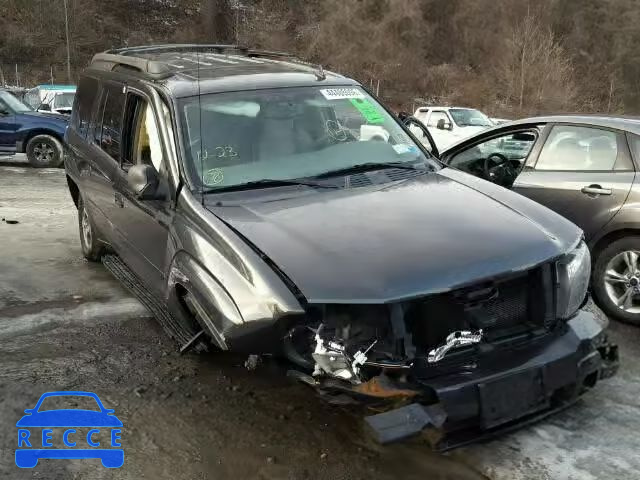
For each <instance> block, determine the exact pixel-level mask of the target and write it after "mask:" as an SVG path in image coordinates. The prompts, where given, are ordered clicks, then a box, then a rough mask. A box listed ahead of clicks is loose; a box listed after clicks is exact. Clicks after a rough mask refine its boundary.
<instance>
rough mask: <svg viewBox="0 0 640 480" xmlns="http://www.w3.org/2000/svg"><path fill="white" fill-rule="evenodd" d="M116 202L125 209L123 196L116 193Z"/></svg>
mask: <svg viewBox="0 0 640 480" xmlns="http://www.w3.org/2000/svg"><path fill="white" fill-rule="evenodd" d="M114 201H115V203H116V205H117V206H118V207H120V208H124V197H123V196H122V194H120V193H118V192H116V193H115V195H114Z"/></svg>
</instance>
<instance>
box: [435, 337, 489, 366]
mask: <svg viewBox="0 0 640 480" xmlns="http://www.w3.org/2000/svg"><path fill="white" fill-rule="evenodd" d="M481 341H482V329H480V330H479V331H478V332H477V333H473V332H470V331H467V330H463V331H458V332H452V333H450V334H449V335H448V336H447V340H446V342H445V344H444V345H441V346H439V347H438V348H434V349H433V350H431V351H430V352H429V356H428V357H427V362H429V363H436V362H439V361H440V360H442V359H443V358H444V356H445V355H446V354H447V352H448V351H449V350H452V349H454V348H459V347H464V346H465V345H473V344H476V343H480V342H481Z"/></svg>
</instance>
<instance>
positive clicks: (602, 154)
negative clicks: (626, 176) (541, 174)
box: [535, 125, 632, 172]
mask: <svg viewBox="0 0 640 480" xmlns="http://www.w3.org/2000/svg"><path fill="white" fill-rule="evenodd" d="M618 138H619V136H618V134H617V133H615V132H612V131H610V130H602V129H599V128H593V127H578V126H573V125H557V126H555V127H553V130H551V133H550V134H549V138H548V139H547V141H546V143H545V144H544V147H543V149H542V152H540V157H539V158H538V162H537V163H536V167H535V168H536V170H560V171H582V172H584V171H610V170H630V169H631V168H632V166H631V165H630V164H629V161H628V158H627V156H625V155H620V149H619V142H618Z"/></svg>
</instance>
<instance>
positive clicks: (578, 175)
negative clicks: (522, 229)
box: [513, 124, 635, 240]
mask: <svg viewBox="0 0 640 480" xmlns="http://www.w3.org/2000/svg"><path fill="white" fill-rule="evenodd" d="M547 128H548V129H549V131H548V136H547V137H546V141H545V143H544V146H543V147H542V150H541V151H540V154H539V155H538V157H537V159H535V163H534V164H533V165H532V166H529V162H528V165H527V166H526V167H525V169H524V170H523V171H522V172H521V173H520V175H519V176H518V178H517V179H516V181H515V183H514V184H513V190H515V191H516V192H518V193H520V194H522V195H524V196H526V197H529V198H531V199H532V200H535V201H536V202H538V203H541V204H542V205H545V206H547V207H549V208H550V209H552V210H554V211H556V212H557V213H559V214H560V215H562V216H564V217H566V218H568V219H569V220H571V221H572V222H574V223H575V224H576V225H578V226H579V227H580V228H582V229H583V230H584V232H585V236H586V237H587V240H589V239H591V238H592V237H593V236H594V235H595V234H596V233H597V232H598V231H599V230H600V229H601V228H602V227H604V226H605V225H606V224H607V222H609V220H611V219H612V218H613V216H614V215H615V214H616V213H617V212H618V210H619V209H620V207H621V206H622V205H623V204H624V202H625V200H626V198H627V196H628V194H629V191H630V189H631V185H632V183H633V180H634V177H635V169H634V166H633V162H632V160H631V155H630V153H629V147H628V144H627V140H626V137H625V135H624V134H623V133H622V132H619V131H616V130H608V129H604V128H599V127H592V126H584V125H565V124H555V125H550V126H548V127H547ZM532 163H533V162H532Z"/></svg>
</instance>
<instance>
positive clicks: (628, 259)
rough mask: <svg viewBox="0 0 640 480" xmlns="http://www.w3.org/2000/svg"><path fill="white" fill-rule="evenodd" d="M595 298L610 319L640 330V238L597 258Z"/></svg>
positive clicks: (621, 243) (619, 242) (627, 239)
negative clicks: (639, 327)
mask: <svg viewBox="0 0 640 480" xmlns="http://www.w3.org/2000/svg"><path fill="white" fill-rule="evenodd" d="M592 286H593V296H594V299H595V301H596V303H597V304H598V306H599V307H600V308H601V309H602V310H603V311H604V313H606V314H607V315H609V316H611V317H613V318H615V319H617V320H620V321H622V322H626V323H631V324H633V325H638V326H640V237H624V238H621V239H620V240H616V241H615V242H613V243H611V244H610V245H609V246H607V247H606V248H605V249H603V250H602V251H601V252H600V253H599V254H598V256H597V258H596V261H595V264H594V269H593V278H592Z"/></svg>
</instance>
